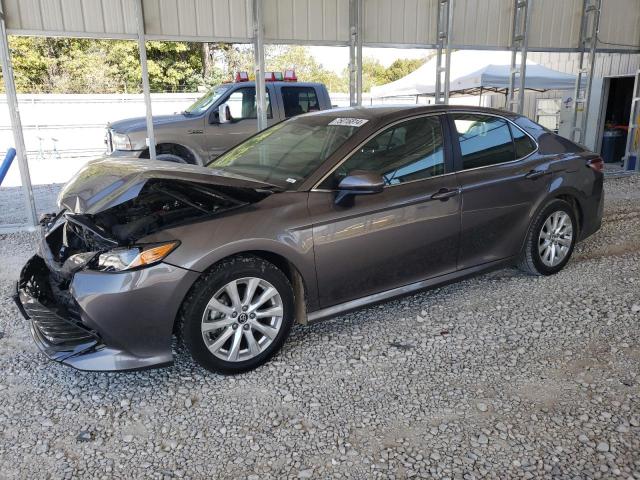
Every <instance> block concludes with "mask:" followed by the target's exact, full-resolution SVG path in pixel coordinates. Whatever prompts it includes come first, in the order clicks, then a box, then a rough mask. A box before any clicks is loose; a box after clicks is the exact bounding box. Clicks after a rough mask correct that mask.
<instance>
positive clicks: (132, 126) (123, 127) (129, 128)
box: [109, 113, 193, 133]
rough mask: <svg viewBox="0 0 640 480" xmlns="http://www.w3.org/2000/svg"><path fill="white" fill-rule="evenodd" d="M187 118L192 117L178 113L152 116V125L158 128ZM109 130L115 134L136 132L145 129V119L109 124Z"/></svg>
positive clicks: (138, 118)
mask: <svg viewBox="0 0 640 480" xmlns="http://www.w3.org/2000/svg"><path fill="white" fill-rule="evenodd" d="M189 118H193V117H185V116H184V115H182V114H180V113H177V114H174V115H154V116H153V125H154V126H157V127H159V126H161V125H165V124H167V123H173V122H179V121H184V120H187V119H189ZM109 128H112V129H113V130H114V131H116V132H117V133H131V132H138V131H142V130H146V129H147V119H146V117H135V118H125V119H124V120H118V121H117V122H111V123H109Z"/></svg>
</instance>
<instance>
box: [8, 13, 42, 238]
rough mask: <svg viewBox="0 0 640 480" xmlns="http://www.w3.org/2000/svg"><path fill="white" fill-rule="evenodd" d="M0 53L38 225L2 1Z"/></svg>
mask: <svg viewBox="0 0 640 480" xmlns="http://www.w3.org/2000/svg"><path fill="white" fill-rule="evenodd" d="M0 55H1V56H2V59H1V60H2V74H3V75H2V76H3V77H4V88H5V91H6V92H7V105H8V106H9V115H10V116H11V129H12V130H13V141H14V143H15V148H16V152H17V154H18V166H19V168H20V180H21V183H22V191H23V193H24V200H25V209H26V213H27V222H28V223H29V224H30V225H31V226H33V227H35V226H37V225H38V215H37V213H36V204H35V201H34V199H33V188H32V186H31V175H30V174H29V163H28V162H27V149H26V147H25V144H24V136H23V134H22V122H21V121H20V110H19V108H18V95H17V93H16V84H15V80H14V78H13V66H12V65H11V52H10V51H9V39H8V37H7V29H6V26H5V15H4V5H3V2H2V1H0Z"/></svg>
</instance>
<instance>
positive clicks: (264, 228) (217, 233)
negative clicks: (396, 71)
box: [145, 107, 603, 314]
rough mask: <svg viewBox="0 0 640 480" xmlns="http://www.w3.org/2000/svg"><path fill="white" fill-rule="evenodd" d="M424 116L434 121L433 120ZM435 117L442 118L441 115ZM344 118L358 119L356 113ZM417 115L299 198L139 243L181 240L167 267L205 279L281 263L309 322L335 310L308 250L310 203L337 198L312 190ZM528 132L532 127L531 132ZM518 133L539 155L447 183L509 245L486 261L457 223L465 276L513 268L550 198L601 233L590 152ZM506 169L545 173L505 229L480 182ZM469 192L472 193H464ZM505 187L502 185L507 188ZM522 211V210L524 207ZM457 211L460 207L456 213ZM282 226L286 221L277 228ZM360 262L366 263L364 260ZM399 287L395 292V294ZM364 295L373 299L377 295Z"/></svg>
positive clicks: (598, 187) (496, 196) (400, 116)
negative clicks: (242, 262) (243, 265)
mask: <svg viewBox="0 0 640 480" xmlns="http://www.w3.org/2000/svg"><path fill="white" fill-rule="evenodd" d="M453 111H458V110H457V109H456V110H449V111H448V112H449V113H451V112H453ZM459 111H460V112H466V113H472V112H478V113H483V114H485V113H487V110H486V109H482V110H479V109H475V110H474V109H473V108H464V107H461V108H460V109H459ZM428 114H429V115H432V114H438V112H435V113H434V112H430V113H428ZM439 114H443V112H440V113H439ZM494 114H495V115H498V116H501V117H503V118H506V119H507V120H509V121H511V122H514V123H516V125H518V119H519V118H520V117H518V116H516V115H512V114H509V113H508V112H504V111H494ZM350 115H352V116H357V110H355V113H350ZM421 115H425V113H418V112H412V111H411V110H410V109H409V110H408V111H407V109H402V110H400V109H399V110H398V113H397V115H396V116H391V117H386V118H385V120H384V122H380V123H378V122H376V121H375V120H374V119H372V121H371V122H370V124H368V128H367V129H363V130H362V132H359V133H358V134H357V135H356V136H354V138H353V139H352V140H351V141H349V142H347V144H346V145H343V146H342V147H341V148H339V149H338V150H337V151H336V152H334V154H333V155H331V157H330V159H329V160H328V161H327V162H325V163H324V164H323V165H322V166H321V167H320V169H319V170H318V171H316V172H315V173H314V174H313V175H312V176H311V177H310V178H309V179H308V180H307V181H305V182H304V183H303V184H301V185H300V187H299V188H298V190H297V191H291V192H284V193H279V194H277V195H272V196H270V197H268V198H266V199H264V200H263V201H261V202H259V203H257V204H253V205H250V206H247V207H245V209H244V210H243V211H242V212H236V213H240V215H235V214H229V215H225V216H222V217H217V218H215V219H212V220H210V221H207V222H203V223H202V224H201V225H200V227H199V228H198V229H193V228H191V227H190V226H183V227H178V228H174V229H169V230H165V231H162V232H157V233H155V234H153V235H151V236H149V237H148V238H147V239H145V241H149V242H156V241H161V240H169V239H179V240H180V241H181V242H182V245H181V248H179V249H177V250H175V251H174V252H173V253H171V255H169V257H167V259H166V260H165V261H166V262H167V263H170V264H173V265H176V266H179V267H181V268H185V269H188V270H192V271H195V272H205V271H206V270H207V269H208V268H210V267H211V265H213V264H215V263H216V262H218V261H220V260H222V259H224V258H226V257H229V256H232V255H238V254H244V253H253V254H256V255H258V256H260V255H265V256H266V258H270V257H271V258H274V257H277V258H280V259H281V260H282V261H283V262H286V263H289V264H290V266H291V268H292V269H293V271H295V272H297V273H299V274H300V276H301V277H302V280H303V282H304V287H305V299H306V310H307V311H308V312H309V313H310V314H312V313H313V312H315V311H317V310H321V309H325V308H327V307H331V306H333V305H331V304H330V303H327V300H326V298H325V299H324V301H323V298H322V296H321V294H320V290H321V289H322V285H321V284H319V283H318V282H319V280H320V279H319V275H318V271H317V252H315V251H314V246H315V245H314V244H315V242H317V241H318V229H317V226H318V224H319V223H322V221H324V220H326V219H324V218H319V217H317V216H314V214H313V212H312V211H310V208H311V206H312V205H313V203H314V201H315V200H314V199H315V198H316V197H319V196H323V197H324V201H325V202H332V201H333V198H334V196H335V193H334V192H321V191H317V190H316V189H315V188H314V187H316V185H317V183H318V182H319V181H320V180H321V179H322V178H323V177H324V176H325V175H326V174H327V173H328V172H329V171H330V170H331V169H332V168H333V167H335V165H336V164H337V163H339V162H342V161H343V159H345V158H346V157H348V155H349V153H350V152H351V151H354V149H355V148H357V146H358V145H360V144H362V143H363V142H364V141H365V140H367V139H368V138H370V137H371V136H373V135H374V134H375V133H376V132H379V131H380V130H381V129H383V128H384V127H385V126H387V125H388V124H389V123H391V122H393V121H396V120H406V119H410V118H412V117H414V116H421ZM532 125H534V126H535V124H532ZM518 126H519V128H521V129H524V130H525V131H526V132H527V133H528V134H529V135H531V137H532V138H533V139H534V140H535V142H536V144H537V147H538V148H537V150H536V151H535V152H534V153H532V154H531V155H528V156H527V157H526V158H524V159H518V160H516V161H513V162H509V165H493V166H489V167H486V168H481V169H478V170H477V171H476V172H475V175H476V176H477V179H476V180H475V181H474V180H472V179H469V178H467V179H465V184H466V186H465V185H460V184H459V183H458V181H457V180H456V178H457V177H458V176H459V175H460V170H459V169H457V171H456V172H448V174H449V175H450V177H451V180H452V182H454V184H455V185H457V186H458V188H461V190H462V192H461V193H462V196H461V198H462V202H465V190H466V189H468V190H476V189H479V190H482V191H483V196H484V197H486V198H487V199H488V200H486V201H487V202H488V206H483V205H477V206H476V207H477V208H474V209H473V210H470V211H469V212H468V217H470V218H471V217H477V216H485V217H486V218H484V219H483V221H484V223H495V224H499V225H501V227H500V232H501V233H502V234H506V237H508V240H509V241H508V243H506V244H504V245H501V248H502V250H503V251H506V252H507V253H508V254H507V255H493V256H491V257H487V255H486V251H485V250H486V244H487V242H490V241H492V238H491V237H490V236H489V237H484V238H483V237H482V236H480V238H479V240H478V239H477V237H478V231H477V230H476V229H474V225H473V224H469V225H465V222H464V220H463V221H462V228H461V230H460V237H461V238H465V237H466V238H472V237H476V239H475V240H474V241H477V242H478V245H477V246H476V247H474V246H473V245H471V246H470V249H471V250H474V248H475V251H473V252H472V253H471V254H470V258H469V259H468V260H467V262H466V263H465V265H464V266H463V268H467V267H471V266H478V265H483V264H486V265H487V266H491V264H494V263H495V264H505V263H509V262H512V261H513V260H514V259H515V258H516V257H517V256H518V254H519V253H520V250H521V248H522V246H523V245H524V240H525V236H526V233H527V231H528V228H529V226H530V224H531V222H532V221H533V219H534V218H535V215H536V213H537V212H538V211H539V209H540V208H542V206H543V205H544V204H545V203H546V202H548V200H549V199H551V198H565V199H567V200H568V201H569V202H571V203H574V204H575V206H576V210H577V216H578V218H579V219H580V239H583V238H586V237H587V236H588V235H590V234H592V233H593V232H594V231H596V230H597V229H598V228H599V226H600V225H599V222H600V218H601V215H602V203H603V202H602V175H599V178H594V176H595V177H598V174H596V173H595V172H593V170H591V169H589V168H588V167H586V166H585V154H586V153H588V152H586V151H585V150H583V149H582V147H580V146H577V145H575V144H574V143H572V142H569V141H565V140H564V139H562V138H561V137H558V136H557V135H555V134H553V133H550V132H548V131H546V130H544V129H542V128H540V127H538V126H535V129H532V128H531V126H529V125H527V126H523V125H518ZM445 138H447V137H445ZM446 142H451V139H450V138H448V139H447V140H446ZM451 143H453V142H451ZM452 155H453V161H454V162H458V161H459V153H458V154H456V153H455V152H454V153H453V154H452ZM594 157H595V155H594ZM505 168H506V169H509V170H510V172H509V175H508V177H510V178H512V177H523V176H524V175H526V174H527V173H528V172H530V171H532V170H536V169H541V170H546V171H548V173H547V174H546V175H545V176H544V177H542V178H541V179H537V180H526V182H527V184H529V183H530V184H532V185H533V184H534V183H535V182H544V184H545V187H544V188H543V189H540V190H539V192H537V193H536V194H534V195H532V196H531V199H530V201H527V202H521V201H519V200H518V198H517V197H518V195H521V194H522V192H521V191H518V190H517V189H515V190H516V191H514V192H513V201H512V203H513V204H514V205H518V207H520V208H518V209H516V211H515V214H512V215H510V216H507V217H506V220H508V221H510V222H511V223H505V215H504V210H505V207H504V205H503V206H502V207H501V208H500V207H497V206H496V205H497V204H498V203H503V204H504V203H505V200H506V199H505V196H504V194H505V190H504V189H503V190H502V191H497V192H496V191H492V190H495V189H496V183H497V182H496V180H495V179H494V178H491V176H489V177H488V178H487V177H486V176H484V177H483V174H486V173H488V172H491V171H496V170H497V171H498V175H497V176H504V171H503V170H504V169H505ZM445 175H446V174H445ZM438 178H440V177H433V178H429V179H425V180H420V181H419V183H421V184H422V185H429V183H432V182H436V181H438ZM498 183H499V182H498ZM469 184H473V185H472V186H471V187H469ZM509 186H510V185H507V187H509ZM388 188H389V187H388ZM390 188H397V187H390ZM363 198H366V197H363ZM438 203H440V202H438ZM523 203H524V205H522V204H523ZM508 207H509V206H508V205H507V208H508ZM390 208H391V207H389V206H386V207H383V208H382V209H381V210H383V211H384V210H389V209H390ZM461 208H462V209H464V208H465V207H463V206H461ZM335 210H336V212H342V213H343V212H344V210H345V208H344V207H340V206H336V207H335ZM337 214H338V213H337ZM340 214H341V213H340ZM323 215H324V216H326V214H323ZM352 218H353V219H354V222H355V223H358V222H359V220H358V218H359V217H358V214H356V213H354V214H353V216H352ZM284 219H286V220H285V221H283V220H284ZM513 220H517V222H515V223H513ZM387 228H388V226H387ZM381 248H382V247H381ZM385 248H389V249H391V248H393V246H391V245H388V246H386V247H385ZM362 254H363V253H362V252H361V251H357V250H354V251H347V252H344V254H343V255H342V258H345V259H348V258H349V257H351V258H357V257H358V256H359V255H362ZM364 254H366V255H368V254H369V253H364ZM456 270H460V268H459V265H456ZM431 276H433V275H431ZM429 277H430V275H429V272H428V271H425V272H424V278H423V279H427V278H429ZM320 281H322V280H320ZM399 282H400V283H401V282H402V279H399ZM400 283H398V285H396V286H400ZM365 290H366V288H365ZM369 293H375V291H371V292H369ZM359 295H360V296H362V295H363V292H360V293H359Z"/></svg>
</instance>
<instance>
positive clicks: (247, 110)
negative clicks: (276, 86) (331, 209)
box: [225, 87, 271, 121]
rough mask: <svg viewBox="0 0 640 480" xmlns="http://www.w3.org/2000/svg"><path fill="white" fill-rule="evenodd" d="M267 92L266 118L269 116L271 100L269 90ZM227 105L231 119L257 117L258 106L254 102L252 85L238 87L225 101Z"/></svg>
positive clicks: (254, 92) (254, 91) (254, 93)
mask: <svg viewBox="0 0 640 480" xmlns="http://www.w3.org/2000/svg"><path fill="white" fill-rule="evenodd" d="M266 94H267V118H271V100H270V98H269V92H268V91H267V92H266ZM225 103H226V104H227V105H228V106H229V113H230V114H231V120H232V121H233V120H245V119H248V118H258V116H257V115H258V114H257V112H258V107H257V104H256V89H255V88H253V87H247V88H239V89H238V90H236V91H234V92H233V93H232V94H231V95H229V98H227V100H226V102H225Z"/></svg>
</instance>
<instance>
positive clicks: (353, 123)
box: [329, 118, 369, 127]
mask: <svg viewBox="0 0 640 480" xmlns="http://www.w3.org/2000/svg"><path fill="white" fill-rule="evenodd" d="M368 121H369V120H367V119H366V118H335V119H333V120H331V121H330V122H329V125H339V126H341V127H361V126H362V125H364V124H365V123H367V122H368Z"/></svg>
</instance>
